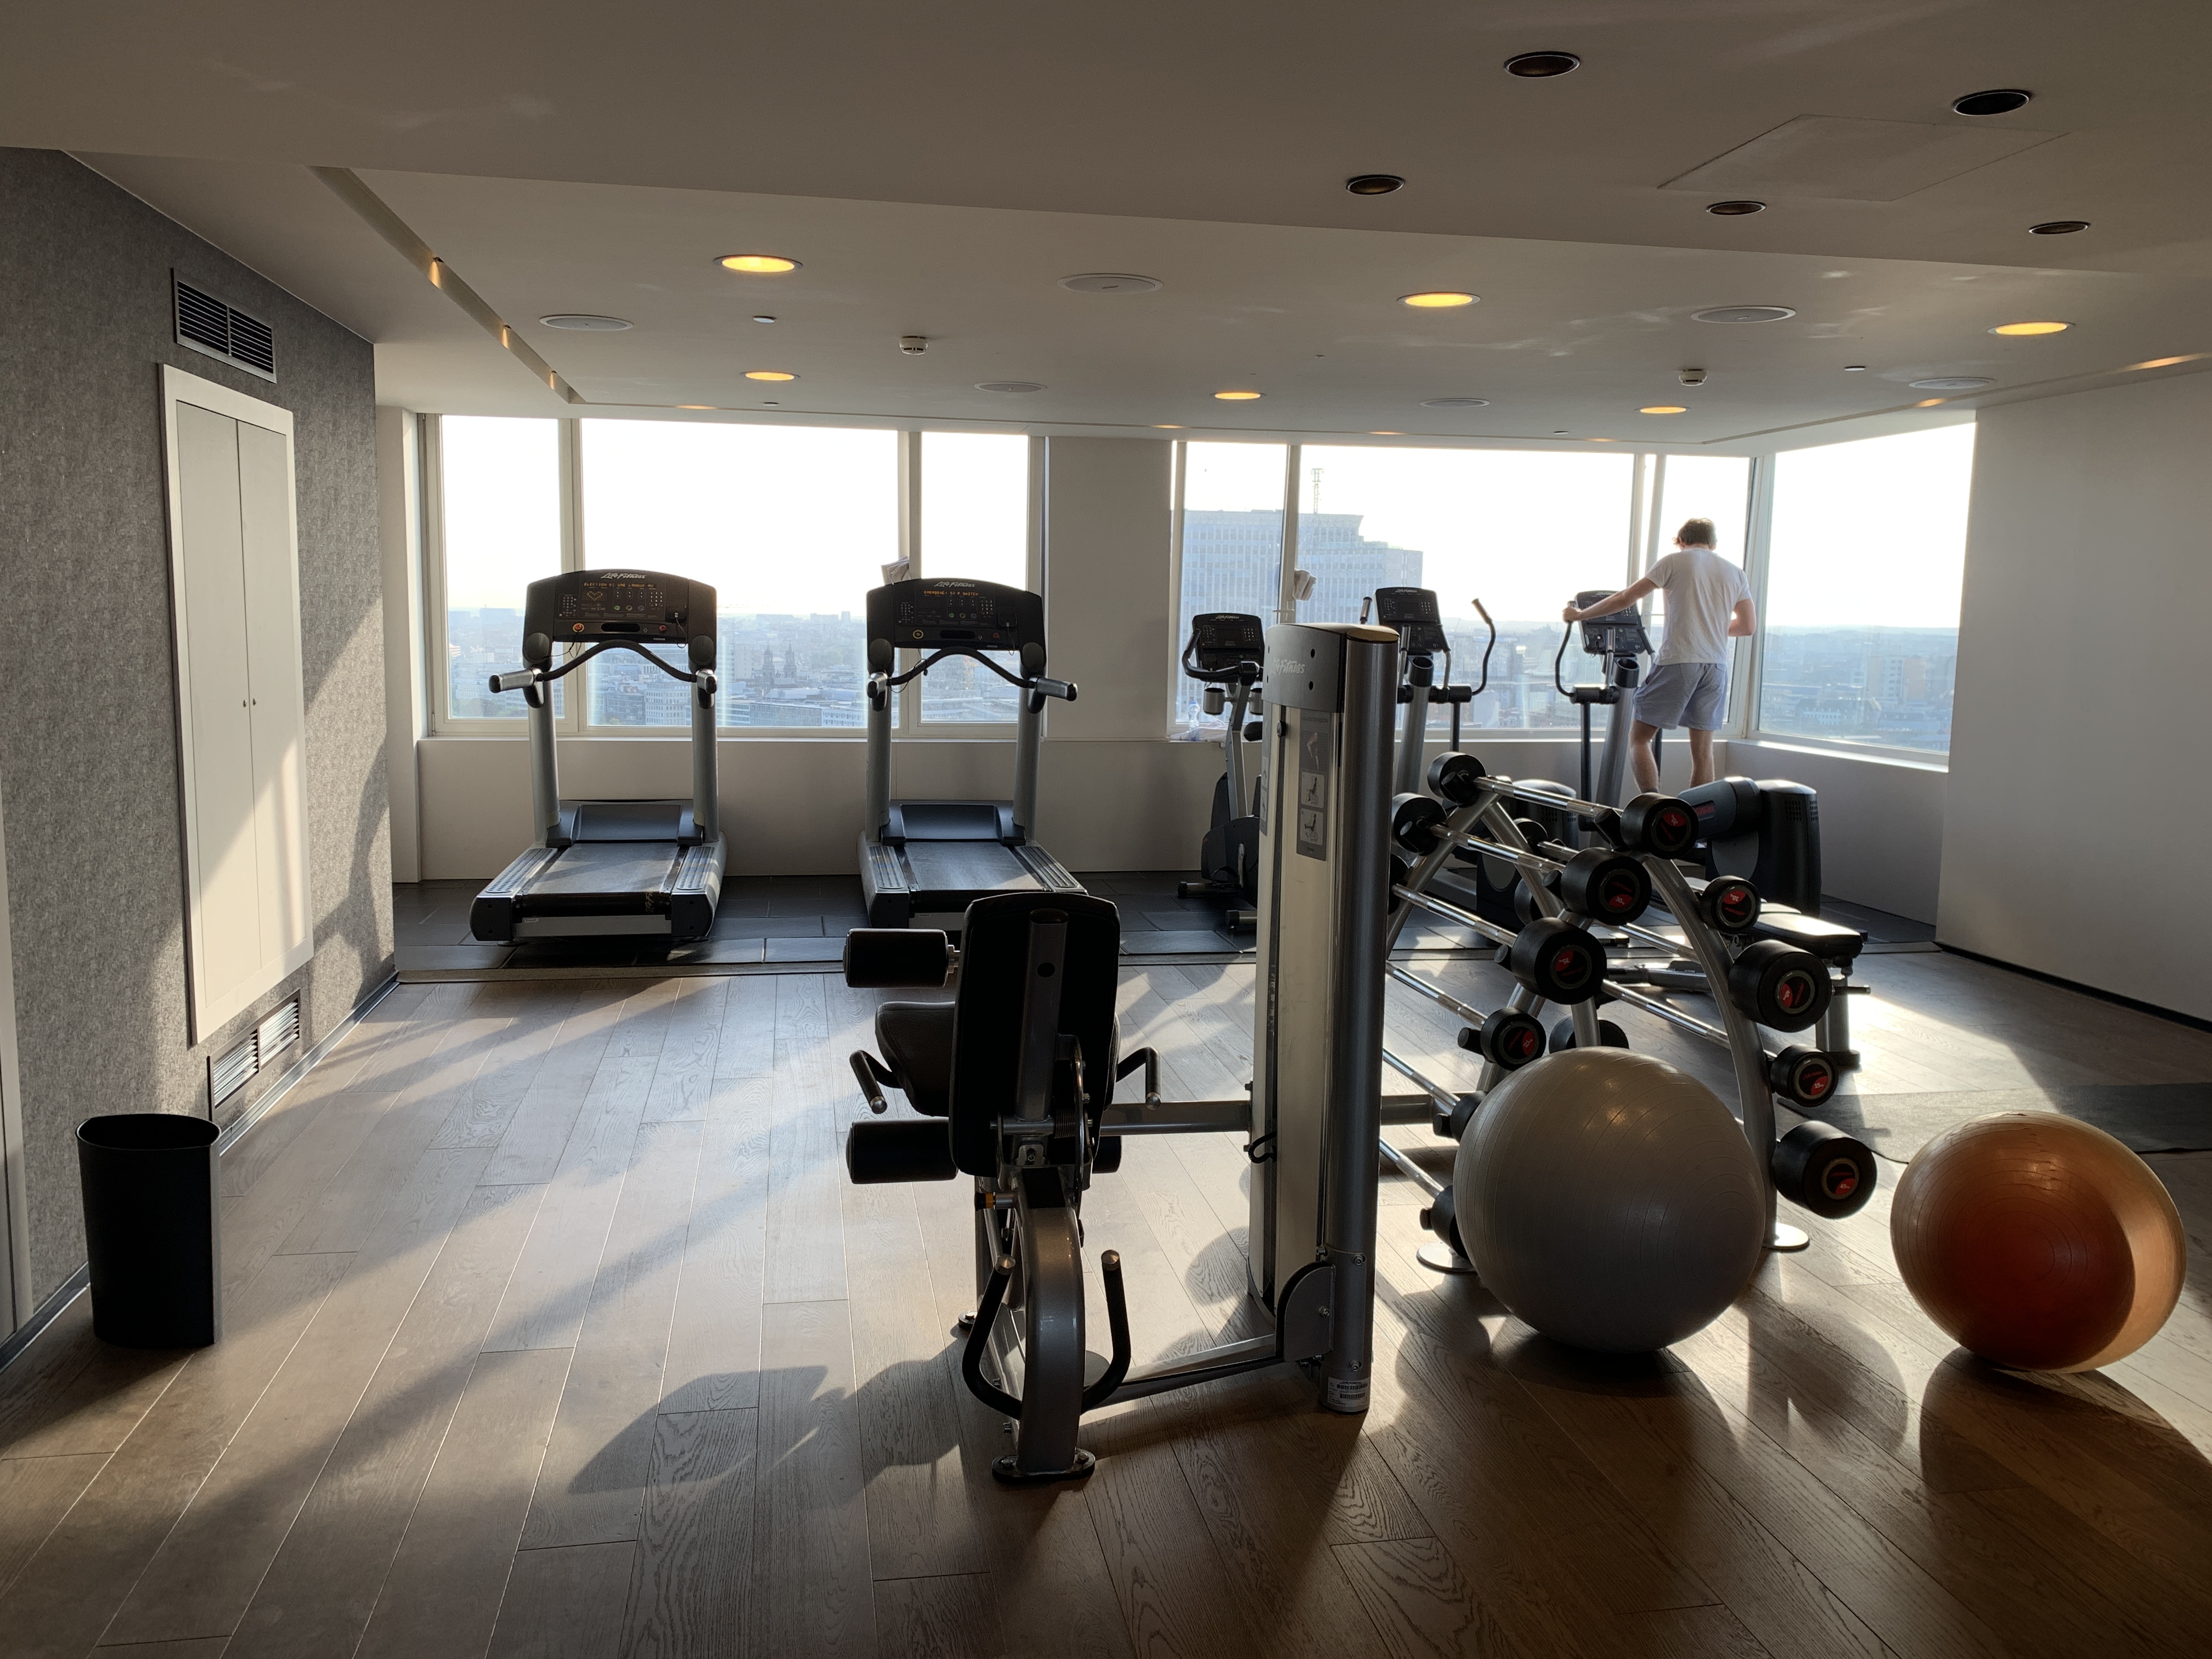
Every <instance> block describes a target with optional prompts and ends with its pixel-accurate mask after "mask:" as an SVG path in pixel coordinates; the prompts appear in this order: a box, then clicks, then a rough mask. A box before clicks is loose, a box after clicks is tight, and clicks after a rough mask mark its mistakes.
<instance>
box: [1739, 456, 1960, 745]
mask: <svg viewBox="0 0 2212 1659" xmlns="http://www.w3.org/2000/svg"><path fill="white" fill-rule="evenodd" d="M1774 475H1775V455H1774V453H1773V452H1771V451H1770V452H1768V453H1765V454H1761V455H1755V456H1753V458H1752V499H1751V512H1750V517H1749V518H1748V520H1747V533H1746V535H1745V538H1744V574H1746V575H1747V577H1749V578H1750V579H1751V596H1752V603H1753V606H1754V607H1755V609H1756V612H1757V618H1758V620H1757V625H1756V626H1755V627H1753V629H1752V634H1751V638H1750V639H1748V640H1747V641H1743V643H1742V644H1741V646H1739V647H1738V648H1737V651H1736V668H1737V669H1738V670H1739V672H1737V673H1736V674H1735V680H1736V682H1737V684H1734V685H1732V686H1731V688H1730V691H1729V702H1730V704H1731V708H1730V711H1729V727H1728V731H1727V732H1726V733H1725V734H1724V735H1725V736H1726V738H1728V739H1729V741H1732V742H1737V743H1757V744H1769V745H1771V746H1773V747H1776V748H1782V749H1802V750H1808V751H1809V752H1811V753H1814V754H1820V755H1833V756H1837V757H1840V758H1843V759H1845V760H1866V761H1879V762H1882V763H1887V764H1893V765H1894V764H1904V765H1907V766H1917V767H1921V768H1923V769H1926V770H1929V771H1934V772H1947V773H1948V771H1949V770H1950V769H1951V751H1950V750H1949V749H1948V748H1943V749H1900V748H1897V747H1895V746H1894V745H1893V744H1877V743H1848V742H1844V741H1843V740H1841V739H1839V738H1822V737H1814V736H1808V735H1807V734H1806V733H1803V732H1770V731H1768V730H1766V729H1765V727H1763V726H1760V725H1759V710H1760V708H1761V706H1762V704H1763V703H1764V702H1765V691H1766V639H1767V625H1768V621H1769V617H1768V613H1767V603H1766V595H1767V588H1768V578H1769V574H1770V572H1771V568H1772V553H1773V531H1774ZM1954 712H1955V711H1954Z"/></svg>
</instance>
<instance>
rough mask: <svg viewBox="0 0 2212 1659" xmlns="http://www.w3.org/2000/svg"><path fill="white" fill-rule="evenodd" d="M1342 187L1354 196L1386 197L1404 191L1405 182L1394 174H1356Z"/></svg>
mask: <svg viewBox="0 0 2212 1659" xmlns="http://www.w3.org/2000/svg"><path fill="white" fill-rule="evenodd" d="M1344 187H1345V188H1346V190H1348V191H1351V192H1352V194H1353V195H1354V196H1388V195H1389V193H1390V192H1391V191H1394V190H1403V189H1405V187H1406V181H1405V180H1404V179H1401V178H1400V177H1399V176H1398V175H1397V174H1396V173H1354V174H1353V175H1352V177H1351V178H1349V179H1346V180H1345V181H1344Z"/></svg>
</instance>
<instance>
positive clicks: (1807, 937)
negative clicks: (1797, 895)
mask: <svg viewBox="0 0 2212 1659" xmlns="http://www.w3.org/2000/svg"><path fill="white" fill-rule="evenodd" d="M1751 936H1752V938H1753V939H1780V940H1781V941H1782V942H1783V943H1784V945H1796V947H1797V948H1798V949H1799V950H1801V951H1808V952H1810V953H1811V954H1812V955H1814V956H1816V957H1820V959H1821V960H1822V961H1823V962H1844V963H1848V962H1851V961H1855V960H1856V959H1857V957H1858V954H1859V952H1860V951H1862V950H1863V949H1865V948H1866V942H1867V936H1866V935H1865V934H1864V933H1861V932H1859V931H1858V929H1857V928H1856V927H1844V925H1843V924H1842V923H1841V922H1836V921H1821V920H1820V918H1819V917H1818V916H1808V915H1799V914H1798V913H1797V912H1796V911H1787V912H1764V913H1762V914H1761V915H1760V916H1759V921H1757V922H1756V923H1755V924H1754V925H1753V927H1752V930H1751Z"/></svg>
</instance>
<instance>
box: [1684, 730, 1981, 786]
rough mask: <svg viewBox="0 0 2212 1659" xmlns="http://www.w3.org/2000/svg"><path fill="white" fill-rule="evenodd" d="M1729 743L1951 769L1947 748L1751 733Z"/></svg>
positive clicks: (1921, 768)
mask: <svg viewBox="0 0 2212 1659" xmlns="http://www.w3.org/2000/svg"><path fill="white" fill-rule="evenodd" d="M1726 741H1728V742H1729V743H1731V744H1756V745H1757V746H1758V747H1759V748H1761V749H1769V750H1774V751H1776V752H1777V753H1779V754H1785V755H1819V756H1822V757H1826V758H1828V759H1831V760H1852V761H1863V762H1864V763H1867V764H1868V765H1870V766H1894V767H1898V768H1900V769H1903V770H1905V771H1908V772H1933V773H1935V774H1936V775H1938V776H1945V775H1948V774H1949V772H1950V770H1951V757H1950V755H1949V753H1948V751H1946V752H1944V753H1942V754H1931V753H1929V752H1928V751H1925V750H1911V749H1879V748H1875V747H1874V746H1873V745H1871V744H1847V743H1835V744H1830V743H1822V742H1820V740H1819V739H1817V738H1798V737H1776V736H1771V735H1767V734H1765V733H1760V732H1753V733H1752V734H1751V735H1750V736H1748V737H1741V738H1728V739H1726Z"/></svg>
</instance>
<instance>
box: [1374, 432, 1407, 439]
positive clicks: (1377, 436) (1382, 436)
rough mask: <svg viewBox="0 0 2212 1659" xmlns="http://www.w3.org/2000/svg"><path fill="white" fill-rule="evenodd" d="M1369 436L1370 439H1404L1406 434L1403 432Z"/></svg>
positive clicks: (1377, 433)
mask: <svg viewBox="0 0 2212 1659" xmlns="http://www.w3.org/2000/svg"><path fill="white" fill-rule="evenodd" d="M1368 436H1369V437H1370V438H1402V437H1404V436H1405V434H1404V433H1402V432H1370V433H1369V434H1368Z"/></svg>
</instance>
